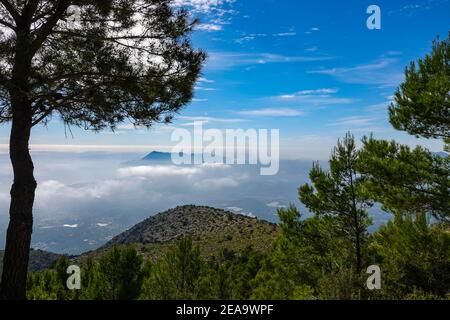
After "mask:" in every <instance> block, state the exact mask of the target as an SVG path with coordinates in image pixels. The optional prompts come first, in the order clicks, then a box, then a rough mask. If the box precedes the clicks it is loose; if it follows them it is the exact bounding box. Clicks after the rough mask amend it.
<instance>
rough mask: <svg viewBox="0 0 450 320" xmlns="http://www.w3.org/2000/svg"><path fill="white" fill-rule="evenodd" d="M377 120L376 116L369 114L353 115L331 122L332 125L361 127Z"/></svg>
mask: <svg viewBox="0 0 450 320" xmlns="http://www.w3.org/2000/svg"><path fill="white" fill-rule="evenodd" d="M374 121H375V119H374V118H372V117H368V116H352V117H343V118H339V119H337V120H334V121H332V122H330V123H329V126H332V127H355V126H357V127H361V126H369V125H371V124H373V122H374Z"/></svg>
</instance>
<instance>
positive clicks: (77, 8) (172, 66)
mask: <svg viewBox="0 0 450 320" xmlns="http://www.w3.org/2000/svg"><path fill="white" fill-rule="evenodd" d="M195 23H196V21H194V20H192V19H190V18H189V15H188V13H187V12H186V11H185V10H180V9H176V8H175V7H174V6H173V5H172V1H171V0H52V1H50V0H0V64H1V70H0V123H6V122H11V128H12V129H11V136H10V157H11V162H12V165H13V171H14V183H13V186H12V189H11V207H10V224H9V227H8V232H7V240H6V249H5V256H4V269H3V276H2V283H1V291H0V292H1V293H0V296H1V297H2V298H4V299H25V298H26V292H25V291H26V286H25V285H26V276H27V265H28V259H29V249H30V242H31V234H32V226H33V214H32V210H33V202H34V197H35V189H36V186H37V184H36V181H35V178H34V175H33V171H34V168H33V161H32V158H31V155H30V152H29V139H30V135H31V131H32V128H33V127H34V126H36V125H39V124H44V125H45V124H47V123H48V121H50V120H51V118H52V117H57V118H58V119H61V120H62V121H63V122H64V123H65V124H66V125H69V126H79V127H83V128H85V129H88V130H102V129H107V128H111V129H114V128H115V127H116V126H117V124H119V123H122V122H124V121H127V120H128V121H131V122H132V123H133V124H136V125H139V126H147V127H150V126H152V125H153V124H154V123H157V122H170V121H171V119H172V118H173V116H174V114H175V113H176V112H178V111H179V110H180V109H181V108H182V107H183V106H184V105H186V104H187V103H188V102H189V101H190V100H191V99H192V92H193V87H194V84H195V82H196V81H197V77H198V76H199V73H200V71H201V67H202V64H203V62H204V59H205V54H204V53H203V52H201V51H197V50H195V49H193V48H192V45H191V43H190V41H189V35H190V32H191V31H192V30H193V27H194V25H195Z"/></svg>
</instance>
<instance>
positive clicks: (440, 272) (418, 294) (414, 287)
mask: <svg viewBox="0 0 450 320" xmlns="http://www.w3.org/2000/svg"><path fill="white" fill-rule="evenodd" d="M371 250H373V251H374V253H375V254H376V256H377V260H379V261H381V264H380V267H381V270H382V279H383V285H382V292H381V293H380V294H381V295H382V297H383V298H387V299H403V298H405V299H421V298H426V297H427V296H433V297H439V298H445V297H446V295H447V294H448V293H450V233H449V232H448V230H446V229H444V227H443V226H442V225H430V223H429V221H428V220H427V218H426V215H425V214H418V215H416V216H414V217H413V216H410V215H407V216H402V215H396V217H395V219H394V220H393V221H390V222H388V223H387V225H385V226H382V227H381V228H380V230H379V231H378V232H376V233H375V234H374V237H373V242H372V244H371Z"/></svg>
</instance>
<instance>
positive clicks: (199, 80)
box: [198, 77, 215, 83]
mask: <svg viewBox="0 0 450 320" xmlns="http://www.w3.org/2000/svg"><path fill="white" fill-rule="evenodd" d="M198 82H199V83H215V81H214V80H210V79H207V78H203V77H201V78H199V79H198Z"/></svg>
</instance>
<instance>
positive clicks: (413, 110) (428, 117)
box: [389, 33, 450, 143]
mask: <svg viewBox="0 0 450 320" xmlns="http://www.w3.org/2000/svg"><path fill="white" fill-rule="evenodd" d="M389 113H390V119H391V123H392V125H393V126H394V127H395V128H396V129H398V130H402V131H406V132H408V133H410V134H412V135H415V136H421V137H425V138H434V139H444V140H445V141H446V142H447V143H450V33H449V35H448V38H447V39H445V40H443V41H439V40H436V41H435V42H434V43H433V48H432V51H431V53H430V54H427V55H426V56H425V58H423V59H419V60H418V61H417V63H416V62H411V64H410V66H409V67H407V68H406V71H405V81H404V82H403V83H402V84H401V86H400V87H399V88H398V90H397V92H396V94H395V102H394V103H392V104H391V106H390V108H389Z"/></svg>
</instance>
